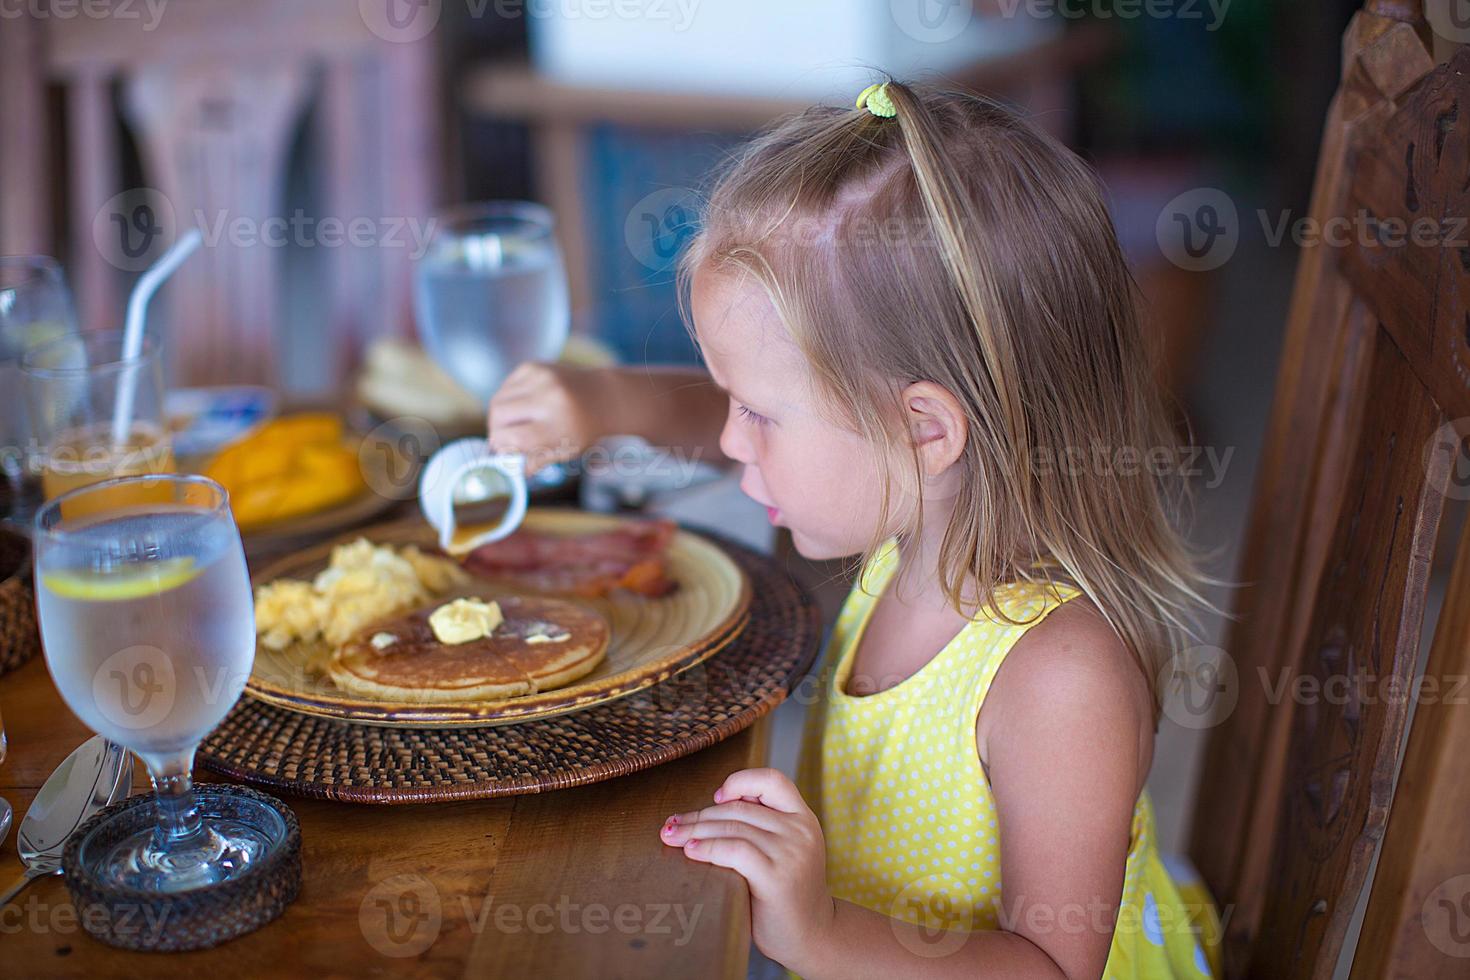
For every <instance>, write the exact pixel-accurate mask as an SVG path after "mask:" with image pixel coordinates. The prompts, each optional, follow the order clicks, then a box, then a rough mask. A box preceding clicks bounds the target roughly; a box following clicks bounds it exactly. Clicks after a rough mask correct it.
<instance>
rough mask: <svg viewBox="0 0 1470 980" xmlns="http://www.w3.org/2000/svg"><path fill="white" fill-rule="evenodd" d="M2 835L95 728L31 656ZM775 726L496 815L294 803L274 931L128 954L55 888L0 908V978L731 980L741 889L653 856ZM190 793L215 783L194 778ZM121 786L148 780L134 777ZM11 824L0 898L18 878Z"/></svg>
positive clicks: (741, 928) (11, 708) (662, 854)
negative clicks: (288, 883)
mask: <svg viewBox="0 0 1470 980" xmlns="http://www.w3.org/2000/svg"><path fill="white" fill-rule="evenodd" d="M0 710H3V712H4V720H5V728H6V732H7V734H8V736H9V738H10V756H9V758H8V759H7V760H6V762H5V763H4V765H3V766H0V795H3V796H4V797H5V798H6V799H8V800H9V801H10V803H11V804H12V805H13V806H14V807H15V810H16V824H17V825H18V824H19V821H20V817H21V815H22V814H24V813H25V811H26V807H27V806H29V804H30V802H31V799H32V797H33V796H34V795H35V793H36V791H37V789H38V788H39V787H40V786H41V784H42V783H43V782H44V781H45V779H46V777H47V776H48V775H49V774H50V773H51V770H52V769H53V768H54V767H55V766H56V765H57V764H58V763H60V762H61V761H62V759H64V758H65V757H66V755H67V754H68V753H69V752H70V751H71V750H72V749H74V748H75V747H76V746H77V745H79V744H81V742H82V741H83V740H85V739H86V738H87V737H88V736H89V735H90V734H91V732H89V731H88V730H87V729H86V728H85V727H84V726H83V725H82V723H81V722H80V721H78V720H77V719H76V717H75V716H73V715H72V713H71V712H70V711H69V710H68V709H67V708H66V707H65V705H63V704H62V703H61V699H60V697H59V695H58V694H57V692H56V688H55V687H54V685H53V684H52V683H51V677H50V675H49V674H48V673H47V672H46V666H45V663H44V662H43V660H42V658H41V657H39V656H38V657H36V658H35V659H33V660H32V661H31V662H29V663H28V664H26V665H25V666H24V667H22V668H20V669H19V670H16V671H15V672H13V673H11V674H8V675H6V676H5V677H3V678H0ZM768 725H769V716H767V718H766V719H763V720H762V721H760V722H758V723H757V724H756V725H755V726H754V727H753V728H750V729H747V730H746V731H744V732H742V733H741V734H739V735H737V736H735V737H734V738H731V739H728V740H727V741H725V742H722V743H720V744H719V745H716V746H713V747H712V748H709V749H706V750H705V751H703V752H699V753H697V754H695V755H692V756H688V757H686V758H684V759H680V760H678V761H676V762H672V763H669V764H667V765H663V766H658V767H656V768H653V769H649V770H645V771H644V772H640V773H635V774H633V775H631V776H625V777H622V778H620V779H614V780H609V781H607V782H602V783H598V784H595V785H592V786H586V787H581V788H578V789H570V790H562V791H559V792H555V793H547V794H543V795H532V796H517V797H511V798H507V799H500V800H485V801H479V802H468V803H448V804H435V805H416V806H395V807H369V806H353V805H349V804H342V803H327V802H322V801H318V800H304V799H297V798H288V800H287V802H289V803H290V805H291V807H292V808H293V809H294V810H295V811H296V814H297V816H298V817H300V819H301V832H302V838H303V854H302V863H303V866H304V872H303V876H302V883H301V893H300V895H299V896H298V897H297V899H296V901H295V903H294V904H293V905H292V906H291V907H290V908H289V909H287V911H286V913H285V915H283V916H282V917H281V918H280V919H278V920H277V921H275V922H273V923H271V924H270V925H268V926H266V927H265V928H263V929H261V930H259V931H257V932H255V933H252V934H250V935H248V936H245V937H243V938H241V939H237V940H235V941H233V942H230V943H227V944H225V945H224V946H221V947H218V948H216V949H213V950H206V951H203V952H197V953H181V954H174V955H162V954H144V953H130V952H124V951H122V950H117V949H113V948H111V947H108V946H104V945H103V944H101V943H99V942H97V941H96V940H94V939H92V938H91V937H90V936H88V935H86V934H85V933H84V932H83V931H82V930H81V927H80V925H79V923H78V922H77V919H76V914H75V911H74V909H73V907H72V903H71V899H70V898H69V896H68V894H67V891H66V888H65V886H64V885H63V883H62V881H61V879H60V878H48V879H46V880H45V881H41V882H37V883H36V884H34V885H32V886H31V887H30V888H29V889H27V890H26V891H25V892H22V893H21V895H20V896H19V898H18V899H17V900H16V902H15V903H12V904H11V905H10V906H7V907H6V908H4V909H0V964H3V965H0V974H3V975H6V976H17V977H19V976H24V977H41V976H78V975H82V976H112V975H129V976H160V977H162V976H189V977H209V978H215V977H222V976H234V975H240V974H246V975H251V976H259V975H270V976H311V977H327V976H378V975H383V976H386V975H390V974H391V975H393V976H403V975H413V976H449V975H454V976H460V975H474V976H476V977H482V976H517V977H524V976H551V977H577V976H598V977H613V976H619V977H659V976H679V977H684V976H721V977H743V976H744V975H745V970H746V958H747V955H748V953H749V948H750V904H749V898H748V893H747V892H746V888H745V881H744V879H742V878H741V877H740V876H739V875H737V874H735V873H734V872H732V871H727V870H725V869H722V868H715V867H711V866H708V865H704V864H697V863H695V862H692V861H689V860H687V859H686V858H685V857H684V856H683V855H682V854H681V853H679V852H678V851H676V850H673V849H671V848H668V847H665V846H664V845H663V844H661V843H660V842H659V839H658V829H659V827H660V825H661V824H662V822H663V820H664V819H665V818H666V817H667V816H668V815H669V814H670V813H674V812H677V811H680V810H687V809H692V808H695V807H698V806H702V805H705V804H707V803H708V802H709V800H710V796H711V794H712V793H713V792H714V789H715V787H717V786H718V785H719V784H720V782H721V781H722V780H723V779H724V777H725V776H726V775H727V774H728V773H730V772H732V771H733V770H736V769H740V768H744V767H747V766H755V765H761V764H763V763H764V760H765V757H766V740H767V728H768ZM200 776H201V777H202V778H206V779H208V778H211V777H210V775H209V774H208V773H200ZM134 785H135V787H136V788H137V791H139V792H142V791H143V790H144V789H145V788H146V787H147V776H146V774H145V773H144V771H143V769H142V767H141V766H139V767H138V769H137V771H136V774H135V780H134ZM15 839H16V833H15V830H14V828H12V830H11V832H10V834H9V835H8V839H7V840H6V841H5V842H4V844H3V846H0V883H8V882H9V880H10V879H11V877H12V876H14V875H18V874H19V873H20V871H21V865H20V860H19V857H18V856H17V854H16V850H15Z"/></svg>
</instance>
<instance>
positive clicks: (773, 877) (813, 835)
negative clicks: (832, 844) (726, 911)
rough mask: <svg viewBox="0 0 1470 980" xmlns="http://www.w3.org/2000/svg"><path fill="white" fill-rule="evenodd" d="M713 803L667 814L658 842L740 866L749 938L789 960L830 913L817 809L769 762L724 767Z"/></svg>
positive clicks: (821, 934) (818, 936) (813, 938)
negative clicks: (762, 765) (747, 907)
mask: <svg viewBox="0 0 1470 980" xmlns="http://www.w3.org/2000/svg"><path fill="white" fill-rule="evenodd" d="M715 804H716V805H715V806H711V807H706V808H704V809H703V810H699V811H696V812H693V813H679V814H675V815H674V816H672V817H670V818H669V819H668V821H667V822H665V824H664V826H663V830H662V831H661V836H662V838H663V842H664V843H665V844H668V845H670V846H672V847H682V848H683V849H684V854H685V856H687V857H690V858H693V859H694V860H696V861H704V862H707V863H709V864H717V865H719V866H720V867H722V868H733V869H735V870H736V871H738V872H740V874H742V875H743V876H744V877H745V880H746V881H747V882H748V883H749V885H750V918H751V931H752V932H753V933H754V936H755V944H756V946H757V947H759V948H760V951H761V952H762V953H764V954H765V955H766V956H769V957H770V958H771V959H773V960H775V961H776V962H778V963H780V964H782V965H783V966H786V967H788V968H796V967H795V966H794V965H795V964H800V963H801V962H803V961H805V960H809V959H810V958H811V957H812V955H813V951H814V949H815V948H816V947H817V946H818V945H819V944H820V943H821V942H822V941H823V940H824V939H825V937H826V936H827V935H828V934H829V933H830V931H831V927H832V921H833V914H834V906H833V902H832V896H831V894H830V893H829V892H828V891H827V851H826V844H825V842H824V841H823V839H822V828H821V825H820V824H818V823H817V816H816V814H814V813H813V812H812V811H811V808H810V807H808V806H807V805H806V801H805V800H803V799H802V798H801V792H800V790H798V789H797V788H796V786H795V784H793V783H792V782H791V780H789V779H787V778H786V776H785V775H784V774H782V773H781V772H779V771H778V770H775V769H742V770H741V771H739V772H736V773H731V774H730V776H729V778H728V779H726V780H725V782H724V784H723V785H721V786H720V788H719V789H717V790H715Z"/></svg>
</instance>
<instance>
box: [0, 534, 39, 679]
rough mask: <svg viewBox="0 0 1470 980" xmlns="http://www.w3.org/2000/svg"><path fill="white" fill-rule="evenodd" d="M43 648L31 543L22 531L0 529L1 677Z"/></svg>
mask: <svg viewBox="0 0 1470 980" xmlns="http://www.w3.org/2000/svg"><path fill="white" fill-rule="evenodd" d="M40 649H41V634H40V632H39V631H38V630H37V628H36V596H35V593H34V592H33V591H32V590H31V543H30V541H29V540H28V539H27V538H26V537H25V536H24V535H22V534H20V533H19V532H18V531H12V530H10V529H9V528H0V674H4V673H6V672H7V671H12V670H14V669H15V668H17V667H19V666H20V665H21V664H23V663H25V662H26V661H27V660H29V659H31V658H32V657H34V656H35V655H36V652H37V651H38V650H40Z"/></svg>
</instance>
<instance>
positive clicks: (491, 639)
mask: <svg viewBox="0 0 1470 980" xmlns="http://www.w3.org/2000/svg"><path fill="white" fill-rule="evenodd" d="M495 601H496V602H497V603H498V604H499V605H500V611H501V613H502V614H503V615H504V617H505V620H504V621H503V622H502V623H501V624H500V625H499V626H498V627H496V629H495V631H494V632H493V633H492V634H491V635H489V636H484V637H481V638H480V639H478V640H470V641H469V642H467V643H454V644H445V643H441V642H439V639H438V638H437V637H436V636H435V635H434V631H433V628H432V627H431V626H430V625H429V616H430V615H431V614H432V613H433V612H434V610H435V609H437V608H439V606H440V605H441V603H435V604H434V605H432V606H424V607H422V608H420V609H415V610H414V611H413V612H410V613H406V614H404V615H402V616H398V617H395V618H393V619H387V620H383V621H380V622H378V623H375V624H373V625H372V626H369V627H368V628H366V629H364V630H362V631H361V632H359V633H357V634H355V635H354V636H352V637H351V638H350V639H349V640H348V641H347V642H346V643H344V644H343V645H342V646H341V647H339V648H338V649H337V651H336V652H335V653H334V654H333V655H332V659H331V664H330V667H329V669H328V673H329V674H330V675H331V678H332V681H333V682H334V683H335V684H336V685H337V686H338V687H339V688H341V689H342V690H344V691H348V692H350V693H352V694H358V695H362V696H364V697H371V698H375V699H378V700H384V701H419V702H423V701H428V702H458V701H498V700H503V699H506V698H513V697H517V696H520V695H523V694H532V693H535V692H537V691H549V690H552V689H554V688H558V687H564V686H566V685H567V684H570V683H571V682H572V681H574V680H577V679H578V678H580V677H583V676H585V675H586V674H588V673H590V672H591V671H592V669H593V668H594V667H596V666H597V665H598V664H599V663H601V662H602V658H603V656H604V655H605V654H606V653H607V644H608V638H609V631H608V626H607V623H606V622H605V621H604V620H603V618H602V617H601V616H599V615H598V614H597V613H595V612H593V611H592V610H590V609H587V608H585V607H583V606H579V605H576V604H575V603H571V602H565V601H561V600H557V599H545V598H539V597H534V598H533V597H530V596H505V597H503V598H497V599H496V600H495ZM380 633H388V634H391V635H392V636H393V637H394V641H393V642H392V643H391V644H388V645H386V646H382V647H381V648H380V647H378V646H375V645H374V644H373V637H375V636H378V635H379V634H380ZM538 633H539V634H551V635H556V636H560V635H562V634H566V639H564V640H561V641H560V642H533V637H534V636H535V635H536V634H538Z"/></svg>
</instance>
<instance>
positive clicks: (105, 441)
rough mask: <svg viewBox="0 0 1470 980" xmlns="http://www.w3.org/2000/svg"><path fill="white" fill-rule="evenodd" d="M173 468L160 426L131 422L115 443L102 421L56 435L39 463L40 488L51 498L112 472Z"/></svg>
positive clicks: (135, 473)
mask: <svg viewBox="0 0 1470 980" xmlns="http://www.w3.org/2000/svg"><path fill="white" fill-rule="evenodd" d="M172 472H174V454H173V449H172V447H171V445H170V443H169V438H168V434H167V433H166V432H164V431H163V429H161V428H160V427H158V426H157V425H154V424H152V423H149V422H142V421H139V422H134V423H133V425H132V428H131V429H130V430H129V431H128V438H127V440H126V441H125V442H124V443H123V444H122V445H121V446H114V445H113V444H112V426H111V425H110V424H109V423H105V422H102V423H97V424H94V425H88V426H83V427H81V428H76V429H69V430H67V431H66V432H63V433H62V434H61V435H60V436H58V437H57V439H56V441H55V442H54V443H53V444H52V445H51V446H50V447H49V448H48V449H47V452H46V459H45V462H44V463H43V464H42V467H41V492H42V494H43V495H44V496H45V498H46V499H47V500H53V499H55V498H56V497H59V496H61V495H62V494H63V493H66V492H67V491H68V490H75V489H76V488H78V487H85V486H90V485H91V484H93V483H100V482H102V481H103V480H110V479H111V478H113V477H115V476H141V475H143V474H146V473H172ZM68 516H71V515H68Z"/></svg>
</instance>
